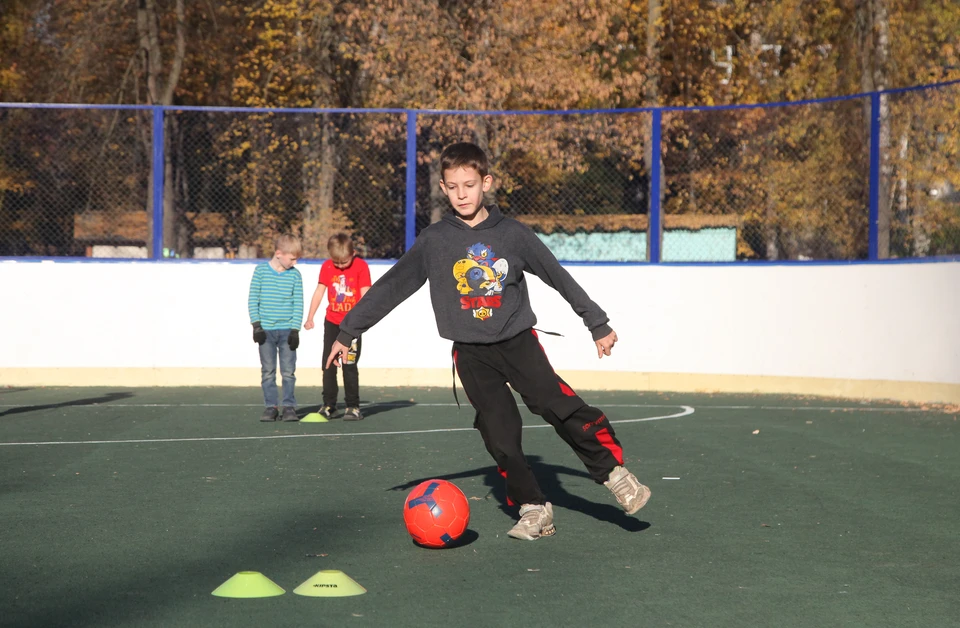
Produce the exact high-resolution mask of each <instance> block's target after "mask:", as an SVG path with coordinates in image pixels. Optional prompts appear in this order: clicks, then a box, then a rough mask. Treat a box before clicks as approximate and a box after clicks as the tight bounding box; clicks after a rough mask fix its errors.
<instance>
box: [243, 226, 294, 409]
mask: <svg viewBox="0 0 960 628" xmlns="http://www.w3.org/2000/svg"><path fill="white" fill-rule="evenodd" d="M302 253H303V247H302V246H301V244H300V239H299V238H297V237H296V236H293V235H290V234H284V235H282V236H280V237H279V238H277V246H276V251H275V252H274V254H273V258H272V259H271V260H270V261H269V262H266V263H264V264H259V265H258V266H257V267H256V268H255V269H254V271H253V279H252V280H251V281H250V296H249V297H248V299H247V308H248V310H249V311H250V324H251V325H253V341H254V342H255V343H257V344H258V345H260V374H261V382H260V385H261V387H262V388H263V405H264V406H266V407H265V409H264V411H263V414H262V415H261V416H260V420H261V421H276V420H277V418H278V417H279V418H281V419H282V420H284V421H296V420H298V417H297V400H296V397H294V392H293V390H294V385H295V384H296V381H297V378H296V376H295V375H294V372H295V371H296V368H297V347H298V346H299V345H300V323H301V321H302V320H303V278H302V277H301V276H300V271H299V270H297V269H296V268H294V267H293V266H294V264H296V263H297V259H298V258H299V257H300V255H301V254H302ZM278 354H279V356H280V379H281V388H282V393H283V399H278V398H277V355H278ZM278 401H279V402H280V404H281V406H282V413H281V411H280V410H278V409H277V405H278Z"/></svg>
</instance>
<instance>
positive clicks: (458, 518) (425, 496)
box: [403, 480, 470, 548]
mask: <svg viewBox="0 0 960 628" xmlns="http://www.w3.org/2000/svg"><path fill="white" fill-rule="evenodd" d="M403 522H404V523H405V524H406V526H407V532H409V533H410V536H411V537H413V540H414V541H415V542H416V543H417V544H418V545H422V546H424V547H433V548H439V547H448V546H450V545H452V544H453V543H454V542H456V540H457V539H459V538H460V537H461V536H463V533H464V532H466V531H467V525H468V524H469V523H470V504H469V503H468V502H467V496H466V495H464V494H463V491H461V490H460V489H459V488H457V486H456V485H455V484H453V483H452V482H448V481H446V480H427V481H426V482H422V483H420V484H419V485H417V487H416V488H414V489H413V490H412V491H410V494H409V495H407V500H406V501H405V502H404V503H403Z"/></svg>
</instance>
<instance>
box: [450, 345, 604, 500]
mask: <svg viewBox="0 0 960 628" xmlns="http://www.w3.org/2000/svg"><path fill="white" fill-rule="evenodd" d="M453 359H454V363H455V364H456V367H457V374H458V375H459V376H460V382H461V383H462V384H463V389H464V391H465V392H466V393H467V398H468V399H469V400H470V404H471V405H472V406H473V407H474V409H476V411H477V415H476V420H475V422H474V427H476V428H477V429H478V430H479V431H480V435H481V436H482V437H483V443H484V445H486V447H487V451H488V452H490V455H491V456H493V459H494V460H495V461H496V462H497V465H498V466H499V467H500V472H501V473H502V474H504V475H505V476H506V479H507V496H508V497H509V498H510V499H511V500H512V501H515V502H518V503H520V504H542V503H544V501H545V498H544V495H543V493H542V492H541V491H540V485H539V484H538V483H537V479H536V478H535V477H534V475H533V472H532V471H531V470H530V466H529V465H528V464H527V460H526V457H525V456H524V454H523V447H522V444H521V441H522V432H523V430H522V420H521V417H520V410H519V409H518V408H517V402H516V400H515V399H514V396H513V393H512V392H511V390H510V388H511V387H512V388H513V390H515V391H517V393H519V394H520V397H521V398H522V399H523V402H524V404H526V406H527V408H529V409H530V411H531V412H533V413H535V414H539V415H540V416H542V417H543V418H544V420H546V421H547V422H548V423H550V425H552V426H553V428H554V429H555V430H556V432H557V434H559V435H560V438H562V439H563V440H564V441H566V443H567V444H568V445H570V447H571V448H572V449H573V451H574V452H575V453H576V454H577V456H579V457H580V460H581V461H582V462H583V464H584V466H586V468H587V471H589V472H590V476H591V477H592V478H593V479H594V481H596V482H598V483H602V482H604V481H606V479H607V476H608V475H609V474H610V471H611V470H613V468H614V467H615V466H617V465H619V464H623V452H622V449H621V447H620V442H619V441H618V440H617V437H616V435H615V434H614V431H613V426H612V425H610V422H609V421H608V420H607V417H606V416H605V415H604V414H603V412H601V411H600V410H598V409H597V408H594V407H591V406H588V405H587V404H586V402H584V401H583V399H581V398H580V397H579V396H578V395H577V394H576V393H575V392H574V391H573V390H572V389H571V388H570V386H568V385H567V383H566V382H564V381H563V380H562V379H561V378H560V377H559V376H558V375H557V374H556V373H555V372H554V370H553V367H552V366H550V362H549V360H547V355H546V353H544V351H543V347H541V346H540V341H539V340H538V339H537V334H536V332H535V331H534V330H532V329H531V330H529V331H526V332H523V333H521V334H519V335H517V336H514V337H513V338H510V339H509V340H504V341H502V342H498V343H495V344H489V345H479V344H467V343H460V342H455V343H453ZM508 384H509V387H508Z"/></svg>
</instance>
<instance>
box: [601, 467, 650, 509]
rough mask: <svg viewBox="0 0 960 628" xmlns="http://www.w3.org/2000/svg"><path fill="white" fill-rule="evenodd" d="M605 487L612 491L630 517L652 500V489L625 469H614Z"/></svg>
mask: <svg viewBox="0 0 960 628" xmlns="http://www.w3.org/2000/svg"><path fill="white" fill-rule="evenodd" d="M603 485H604V486H606V487H607V488H608V489H610V492H612V493H613V494H614V496H615V497H616V498H617V501H618V502H620V506H622V507H623V511H624V512H625V513H627V514H628V515H632V514H633V513H635V512H637V511H638V510H640V509H641V508H643V507H644V506H646V505H647V502H648V501H649V500H650V489H649V488H647V487H646V486H644V485H643V484H641V483H640V481H639V480H638V479H637V476H635V475H634V474H632V473H630V472H629V471H627V470H626V468H625V467H621V466H616V467H614V468H613V471H611V472H610V476H609V477H608V478H607V481H606V482H604V483H603Z"/></svg>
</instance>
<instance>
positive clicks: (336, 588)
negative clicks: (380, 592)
mask: <svg viewBox="0 0 960 628" xmlns="http://www.w3.org/2000/svg"><path fill="white" fill-rule="evenodd" d="M293 592H294V593H296V594H297V595H307V596H309V597H347V596H348V595H363V594H364V593H366V592H367V590H366V589H364V588H363V587H361V586H360V585H359V584H357V583H356V581H354V580H353V579H352V578H351V577H350V576H348V575H347V574H345V573H343V572H342V571H340V570H337V569H324V570H323V571H318V572H317V573H315V574H313V577H312V578H310V579H309V580H307V581H306V582H304V583H303V584H301V585H300V586H299V587H297V588H296V589H294V590H293Z"/></svg>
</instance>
